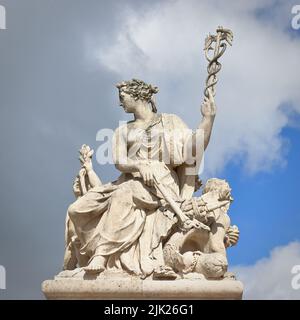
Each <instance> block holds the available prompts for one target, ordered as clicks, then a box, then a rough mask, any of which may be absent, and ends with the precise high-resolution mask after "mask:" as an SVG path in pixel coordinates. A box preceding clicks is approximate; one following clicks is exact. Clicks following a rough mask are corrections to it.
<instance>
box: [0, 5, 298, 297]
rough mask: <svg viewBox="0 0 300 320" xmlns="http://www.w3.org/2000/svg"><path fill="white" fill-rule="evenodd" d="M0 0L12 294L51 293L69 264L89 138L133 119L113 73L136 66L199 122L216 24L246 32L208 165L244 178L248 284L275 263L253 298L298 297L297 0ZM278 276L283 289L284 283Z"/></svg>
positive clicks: (243, 254) (5, 242)
mask: <svg viewBox="0 0 300 320" xmlns="http://www.w3.org/2000/svg"><path fill="white" fill-rule="evenodd" d="M0 5H4V6H5V8H6V12H7V30H0V57H1V59H0V70H1V72H0V106H1V108H0V112H1V116H0V142H1V148H2V151H1V153H0V170H1V177H2V188H1V195H0V199H1V202H0V203H1V204H0V206H1V207H0V208H1V210H0V219H1V223H0V265H3V266H5V268H6V271H7V290H0V299H2V298H3V299H9V298H16V299H24V298H29V299H33V298H42V294H41V291H40V284H41V282H42V281H43V280H45V279H50V278H53V276H54V275H55V274H57V273H58V272H59V271H60V270H61V266H62V259H63V251H64V221H65V214H66V209H67V207H68V205H69V204H70V203H71V202H72V201H73V200H74V197H73V194H72V189H71V185H72V182H73V179H74V176H75V174H77V170H78V167H79V163H78V159H77V150H78V149H79V148H80V146H81V145H82V144H83V143H87V144H89V145H91V146H92V147H93V148H94V149H95V150H97V148H98V146H99V144H100V143H99V142H97V141H96V133H97V132H98V130H100V129H101V128H111V129H114V128H116V127H117V126H118V123H119V121H120V120H127V119H129V118H130V117H128V116H126V115H124V113H123V111H122V109H121V108H119V106H118V95H117V91H116V89H115V87H114V85H115V83H117V82H119V81H121V80H126V79H130V78H133V77H136V78H141V79H144V80H145V81H147V82H150V83H152V84H155V85H158V87H159V88H160V91H159V93H158V95H157V103H158V109H159V111H160V112H167V113H176V114H177V115H179V116H180V117H181V118H182V119H183V120H184V121H185V122H186V123H187V124H188V125H189V127H191V128H195V127H196V126H197V124H198V122H199V121H200V118H201V116H200V112H199V107H200V104H201V102H202V99H203V87H204V81H205V77H206V61H205V59H204V55H203V50H202V49H203V43H204V39H205V36H206V35H207V34H208V33H209V32H211V33H213V32H214V31H215V28H216V26H218V25H224V26H225V27H230V28H232V30H233V32H234V42H233V47H232V48H228V50H227V51H226V53H225V55H224V57H223V59H222V64H223V67H222V70H221V72H220V80H219V83H218V87H217V95H216V103H217V108H218V110H217V112H218V113H217V117H216V121H215V125H214V129H213V130H214V131H213V134H212V137H211V141H210V144H209V147H208V150H207V154H206V157H205V168H204V172H203V177H202V178H204V179H205V178H209V177H213V176H215V177H219V178H225V179H226V180H228V182H229V183H230V185H231V187H232V193H233V196H234V199H235V200H234V203H233V204H232V206H231V209H230V213H231V218H232V223H233V224H236V225H238V227H239V229H240V231H241V237H240V241H239V243H238V245H237V246H236V247H234V248H231V249H229V251H228V255H229V259H230V265H231V266H232V268H235V270H236V273H237V275H238V276H240V278H241V279H242V280H243V281H244V282H245V287H246V288H247V287H249V288H250V285H249V284H250V283H255V279H254V278H253V277H252V278H251V277H246V276H245V267H247V268H249V269H247V270H246V272H247V274H248V275H252V271H253V270H255V272H256V271H257V268H258V269H259V270H261V272H265V273H264V277H265V279H267V280H266V282H267V281H268V283H266V282H263V281H260V284H259V286H260V287H261V288H263V289H264V291H260V292H259V295H258V292H257V290H255V288H254V289H253V288H252V287H251V292H250V291H249V292H248V293H246V298H247V297H248V298H257V297H260V298H261V297H265V298H274V297H275V298H280V299H283V298H287V297H291V298H296V299H299V298H300V291H299V290H298V291H296V290H292V289H291V287H290V281H291V274H290V269H291V268H292V266H293V265H294V264H300V232H299V223H300V212H299V203H298V198H299V196H298V191H299V184H298V181H299V178H300V173H299V159H300V158H299V156H300V130H299V128H300V126H299V123H300V122H299V120H300V118H299V114H300V90H299V74H300V64H299V57H300V30H292V29H291V24H290V23H291V18H292V16H291V7H292V6H293V5H294V2H293V1H275V0H265V1H258V0H257V1H245V2H241V1H226V2H225V1H218V0H215V1H208V0H207V1H205V0H204V1H196V0H185V1H182V0H174V1H168V0H165V1H160V0H156V1H151V3H150V2H149V1H135V0H115V1H109V2H108V1H104V0H103V1H98V0H90V1H88V4H87V1H84V0H76V1H71V0H61V1H59V4H58V2H57V1H52V0H40V1H36V0H26V1H21V0H9V1H8V0H0ZM95 169H96V171H97V173H98V174H99V176H100V177H101V178H102V180H103V181H104V182H108V181H110V180H113V179H115V178H116V177H117V174H118V173H117V171H116V169H115V168H114V167H113V166H112V165H104V166H100V165H97V164H95ZM292 242H293V243H294V244H292V245H291V243H292ZM276 248H277V249H276ZM274 249H276V250H277V251H276V250H275V251H276V252H277V253H276V254H275V255H273V254H272V253H271V252H273V251H272V250H274ZM281 257H282V258H281ZM261 259H263V260H261ZM283 259H284V260H285V262H286V264H285V266H284V267H282V268H281V264H280V261H283ZM260 261H263V262H260ZM264 261H265V262H268V263H265V264H264V266H267V268H262V267H261V265H262V264H263V263H264ZM270 266H271V267H270ZM272 266H274V268H273V269H272ZM270 268H271V269H272V270H270ZM251 270H252V271H251ZM266 270H267V272H266ZM278 279H280V280H278ZM278 283H279V285H280V286H281V287H282V291H280V295H278V296H274V295H272V291H273V289H274V288H275V286H276V285H277V286H278Z"/></svg>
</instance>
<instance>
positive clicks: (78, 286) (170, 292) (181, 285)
mask: <svg viewBox="0 0 300 320" xmlns="http://www.w3.org/2000/svg"><path fill="white" fill-rule="evenodd" d="M42 291H43V293H44V295H45V297H46V298H47V299H98V300H99V299H101V300H106V299H140V300H142V299H152V300H159V299H172V300H175V299H178V300H183V299H189V300H191V299H197V300H200V299H238V300H239V299H242V294H243V284H242V283H241V282H240V281H237V280H229V279H224V280H204V279H201V280H194V279H193V280H189V279H182V280H173V281H171V280H161V281H159V280H141V279H139V278H134V277H132V278H125V279H96V280H82V279H72V278H56V279H55V280H46V281H44V282H43V284H42Z"/></svg>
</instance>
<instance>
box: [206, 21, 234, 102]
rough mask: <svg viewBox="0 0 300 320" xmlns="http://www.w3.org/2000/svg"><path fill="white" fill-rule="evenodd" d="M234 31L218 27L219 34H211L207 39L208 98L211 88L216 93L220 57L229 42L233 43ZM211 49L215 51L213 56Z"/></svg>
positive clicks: (220, 66) (213, 93)
mask: <svg viewBox="0 0 300 320" xmlns="http://www.w3.org/2000/svg"><path fill="white" fill-rule="evenodd" d="M232 40H233V33H232V31H231V30H229V29H224V28H223V27H218V28H217V34H216V35H211V34H209V35H208V36H207V37H206V39H205V46H204V51H205V57H206V59H207V60H208V66H207V72H208V76H207V78H206V86H205V89H204V95H205V97H206V98H208V97H209V90H210V91H211V93H212V95H213V96H215V95H216V83H217V82H218V78H217V73H218V72H219V71H220V70H221V68H222V65H221V63H220V62H219V61H218V59H219V58H220V57H221V56H222V55H223V54H224V52H225V50H226V48H227V44H229V45H230V46H231V45H232ZM210 51H213V55H212V56H211V54H210Z"/></svg>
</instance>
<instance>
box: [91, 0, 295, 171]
mask: <svg viewBox="0 0 300 320" xmlns="http://www.w3.org/2000/svg"><path fill="white" fill-rule="evenodd" d="M290 9H291V4H289V3H288V2H286V1H275V0H266V1H251V3H245V2H243V3H242V4H240V3H239V2H235V1H232V2H230V5H229V4H228V2H224V1H216V0H215V1H210V0H207V1H201V2H200V1H196V0H189V1H182V0H172V1H161V2H159V3H156V4H153V6H152V7H151V8H148V9H147V10H143V11H142V10H138V9H136V8H135V9H132V8H131V7H126V8H124V10H122V19H123V23H122V24H121V27H120V29H119V32H118V33H116V35H115V36H114V38H112V39H111V43H110V44H109V45H108V46H96V47H95V48H93V49H92V50H91V48H89V49H90V50H91V51H90V53H91V55H90V56H91V57H94V58H95V57H96V59H95V60H94V61H97V63H98V64H99V63H100V64H101V65H104V66H106V67H107V68H108V69H109V70H111V71H113V72H116V73H117V74H119V75H120V77H121V78H122V79H127V78H132V77H137V78H142V79H144V80H146V81H149V82H152V83H154V84H156V85H158V86H159V87H160V93H159V94H158V103H159V108H160V110H161V111H163V112H170V113H176V114H178V115H179V116H181V117H182V118H183V119H184V120H185V121H186V122H187V123H188V125H189V126H191V127H194V128H195V127H196V126H197V124H198V121H199V120H200V112H199V106H200V104H201V100H202V97H203V88H204V82H205V77H206V60H205V58H204V54H203V51H202V48H203V43H204V39H205V36H206V35H207V34H208V33H209V32H212V33H213V32H214V30H215V29H216V26H218V25H223V26H224V27H228V28H231V29H232V30H233V32H234V43H233V47H232V48H228V50H227V52H226V53H225V55H224V56H223V57H222V61H221V62H222V64H223V68H222V70H221V72H220V77H219V78H220V79H219V83H218V86H217V96H216V102H217V105H218V115H217V118H216V122H215V127H214V132H213V136H212V139H211V143H210V146H209V148H208V152H207V154H206V162H205V173H206V174H217V173H218V172H220V171H221V170H222V169H223V168H224V166H226V164H227V163H228V162H229V161H232V160H235V161H236V160H239V161H242V163H243V165H244V169H245V170H246V171H247V172H249V173H256V172H259V171H268V170H271V169H273V168H274V167H276V166H282V165H284V164H285V156H286V150H287V148H286V146H287V144H286V142H287V141H286V140H285V139H284V137H283V136H282V134H281V131H282V129H283V128H284V127H286V126H287V125H289V122H290V119H289V114H294V113H295V112H296V113H299V111H300V91H299V79H298V74H299V72H300V65H299V63H298V61H299V56H300V41H299V40H297V39H295V38H293V37H291V34H289V33H288V32H287V28H288V27H289V26H290V20H291V18H292V15H291V11H290ZM272 14H274V19H271V18H270V17H272Z"/></svg>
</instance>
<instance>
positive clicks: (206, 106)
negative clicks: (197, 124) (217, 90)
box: [201, 90, 216, 118]
mask: <svg viewBox="0 0 300 320" xmlns="http://www.w3.org/2000/svg"><path fill="white" fill-rule="evenodd" d="M201 113H202V115H203V117H205V118H214V117H215V115H216V104H215V99H214V97H213V94H212V92H211V90H208V98H207V97H205V98H204V102H203V104H202V106H201Z"/></svg>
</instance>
